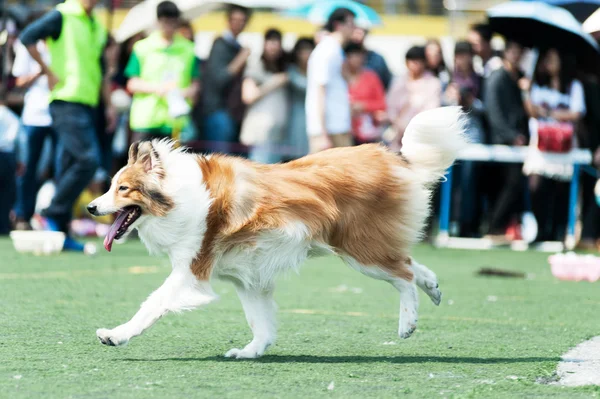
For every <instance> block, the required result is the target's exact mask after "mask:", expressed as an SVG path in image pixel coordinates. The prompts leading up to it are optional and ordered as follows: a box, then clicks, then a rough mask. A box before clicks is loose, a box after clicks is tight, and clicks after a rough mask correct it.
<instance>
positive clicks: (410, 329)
mask: <svg viewBox="0 0 600 399" xmlns="http://www.w3.org/2000/svg"><path fill="white" fill-rule="evenodd" d="M416 329H417V312H416V311H414V310H409V309H407V310H404V309H403V311H402V312H401V313H400V325H399V327H398V335H399V336H400V338H402V339H407V338H409V337H410V336H411V335H412V334H413V333H414V332H415V330H416Z"/></svg>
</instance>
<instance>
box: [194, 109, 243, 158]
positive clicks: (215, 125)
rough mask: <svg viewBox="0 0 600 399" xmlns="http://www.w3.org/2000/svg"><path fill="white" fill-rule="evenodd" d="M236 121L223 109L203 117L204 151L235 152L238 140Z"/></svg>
mask: <svg viewBox="0 0 600 399" xmlns="http://www.w3.org/2000/svg"><path fill="white" fill-rule="evenodd" d="M238 136H239V126H238V123H237V122H236V121H235V120H234V119H233V118H232V117H231V116H230V115H229V113H228V112H227V111H225V110H221V111H216V112H213V113H212V114H210V115H207V116H205V117H204V135H203V140H204V141H206V142H207V143H206V150H205V151H206V152H207V153H210V152H220V153H223V154H232V153H235V152H236V151H235V144H236V143H237V142H238Z"/></svg>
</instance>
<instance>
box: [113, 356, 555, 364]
mask: <svg viewBox="0 0 600 399" xmlns="http://www.w3.org/2000/svg"><path fill="white" fill-rule="evenodd" d="M248 360H249V361H253V362H257V363H315V364H317V363H356V364H360V363H400V364H407V363H456V364H503V363H539V362H558V361H560V357H489V358H486V357H456V356H448V357H446V356H282V355H266V356H263V357H261V358H259V359H248ZM115 361H121V362H236V361H239V360H236V359H228V358H225V357H223V356H209V357H181V358H164V359H131V358H128V359H118V360H117V359H115Z"/></svg>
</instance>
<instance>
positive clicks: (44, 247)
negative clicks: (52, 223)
mask: <svg viewBox="0 0 600 399" xmlns="http://www.w3.org/2000/svg"><path fill="white" fill-rule="evenodd" d="M65 237H66V235H65V233H63V232H60V231H35V230H34V231H18V230H14V231H11V232H10V238H11V239H12V242H13V246H14V247H15V250H17V252H21V253H33V254H35V255H51V254H56V253H59V252H61V251H62V249H63V245H64V243H65Z"/></svg>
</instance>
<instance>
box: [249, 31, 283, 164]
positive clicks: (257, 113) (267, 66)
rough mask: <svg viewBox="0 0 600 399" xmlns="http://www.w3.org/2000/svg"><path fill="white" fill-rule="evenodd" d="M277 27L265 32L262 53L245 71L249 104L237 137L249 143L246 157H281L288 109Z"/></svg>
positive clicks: (264, 160) (274, 159)
mask: <svg viewBox="0 0 600 399" xmlns="http://www.w3.org/2000/svg"><path fill="white" fill-rule="evenodd" d="M281 39H282V35H281V32H280V31H279V30H277V29H269V30H268V31H267V32H266V33H265V40H264V45H263V54H262V56H261V58H260V59H259V60H254V62H252V63H249V64H248V67H247V68H246V71H245V72H244V83H243V86H242V100H243V101H244V103H245V104H246V105H247V107H248V112H247V113H246V118H245V119H244V123H243V124H242V131H241V134H240V141H241V142H242V143H243V144H245V145H248V146H250V152H249V154H248V158H249V159H251V160H252V161H255V162H260V163H265V164H269V163H278V162H280V161H281V160H282V159H283V155H284V154H283V153H282V146H283V144H284V140H285V133H286V124H287V121H288V120H287V117H288V109H289V96H288V92H287V85H288V82H289V77H288V74H287V72H286V69H287V61H286V56H285V54H284V52H283V48H282V46H281Z"/></svg>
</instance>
